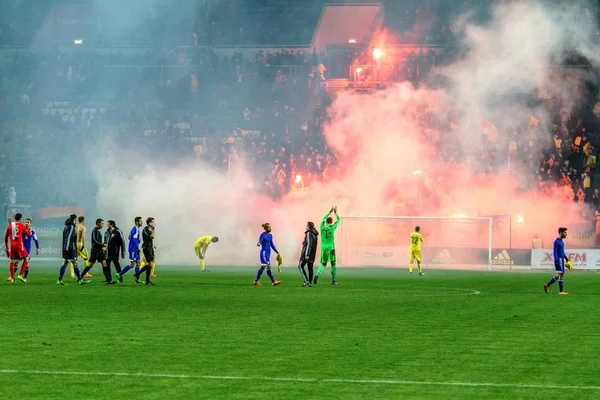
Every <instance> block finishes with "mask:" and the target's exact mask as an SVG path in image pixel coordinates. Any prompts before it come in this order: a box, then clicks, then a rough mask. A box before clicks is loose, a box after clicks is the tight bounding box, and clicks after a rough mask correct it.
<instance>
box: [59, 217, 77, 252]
mask: <svg viewBox="0 0 600 400" xmlns="http://www.w3.org/2000/svg"><path fill="white" fill-rule="evenodd" d="M62 249H63V251H75V252H76V251H77V233H76V232H75V224H74V223H73V221H71V220H70V219H68V220H66V221H65V228H64V229H63V241H62Z"/></svg>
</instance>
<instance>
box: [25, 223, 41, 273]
mask: <svg viewBox="0 0 600 400" xmlns="http://www.w3.org/2000/svg"><path fill="white" fill-rule="evenodd" d="M31 224H32V222H31V218H27V219H26V220H25V226H26V227H27V229H29V230H30V231H31V233H30V234H29V235H27V234H25V235H24V236H23V244H24V245H25V250H26V251H27V262H28V264H27V268H26V269H25V274H23V282H27V276H28V275H29V262H30V258H31V241H32V240H33V241H34V242H35V249H36V251H35V254H40V242H39V241H38V238H37V234H36V233H35V229H33V228H32V226H31Z"/></svg>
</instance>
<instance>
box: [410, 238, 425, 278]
mask: <svg viewBox="0 0 600 400" xmlns="http://www.w3.org/2000/svg"><path fill="white" fill-rule="evenodd" d="M421 243H423V235H421V227H419V226H415V231H414V232H413V233H411V234H410V264H408V273H409V274H411V275H412V271H413V265H414V262H415V261H416V262H417V268H418V269H419V275H420V276H423V275H425V274H424V273H423V268H422V267H421Z"/></svg>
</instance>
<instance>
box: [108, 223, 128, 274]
mask: <svg viewBox="0 0 600 400" xmlns="http://www.w3.org/2000/svg"><path fill="white" fill-rule="evenodd" d="M104 244H105V246H106V266H107V267H108V271H107V276H106V279H107V280H108V281H107V282H106V283H111V282H112V273H111V271H110V264H111V263H114V264H115V269H116V270H117V274H119V273H121V263H120V262H119V260H120V259H121V258H125V239H124V238H123V234H122V233H121V230H120V229H119V228H117V224H116V223H115V221H112V220H111V221H108V223H107V225H106V233H105V234H104Z"/></svg>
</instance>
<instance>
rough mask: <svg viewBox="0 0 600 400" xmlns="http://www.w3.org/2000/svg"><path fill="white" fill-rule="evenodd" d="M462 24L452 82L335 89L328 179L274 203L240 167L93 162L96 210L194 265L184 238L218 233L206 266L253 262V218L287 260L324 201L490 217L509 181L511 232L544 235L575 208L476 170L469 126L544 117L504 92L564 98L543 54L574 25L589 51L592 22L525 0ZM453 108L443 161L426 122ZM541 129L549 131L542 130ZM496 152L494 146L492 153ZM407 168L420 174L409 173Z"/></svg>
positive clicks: (524, 241) (568, 94)
mask: <svg viewBox="0 0 600 400" xmlns="http://www.w3.org/2000/svg"><path fill="white" fill-rule="evenodd" d="M464 21H466V22H464ZM461 23H464V25H465V28H466V32H467V37H466V41H467V43H468V45H469V46H470V47H471V51H470V53H469V55H468V56H467V57H466V59H463V60H461V61H458V62H456V63H454V64H452V65H451V66H449V67H447V68H445V69H444V70H442V71H438V72H440V73H441V74H443V75H445V76H447V77H448V78H449V79H450V80H451V81H452V87H451V89H447V90H429V89H424V88H421V89H415V88H413V87H412V86H411V85H410V84H407V83H404V84H399V85H397V86H394V87H392V88H389V89H387V90H385V91H383V92H378V93H376V94H373V95H355V94H350V93H342V94H340V95H339V96H338V97H337V99H336V100H335V102H334V104H333V106H332V108H331V117H332V118H331V122H330V123H329V124H328V125H327V127H326V129H325V135H326V138H327V141H328V143H329V144H330V146H331V147H332V148H333V149H334V150H335V151H336V153H337V155H338V158H339V159H340V167H341V168H340V169H341V171H340V173H339V176H338V177H336V178H335V179H334V180H333V181H330V182H327V183H317V184H315V185H313V186H312V187H310V188H308V189H306V191H305V192H302V193H292V194H289V195H287V196H285V197H284V198H283V199H281V200H278V201H273V200H270V199H266V198H264V197H262V196H261V195H258V194H255V193H253V192H252V191H251V190H248V189H247V187H248V182H249V181H250V176H249V174H247V173H246V172H244V171H243V170H242V171H237V172H236V173H235V174H233V175H232V177H231V182H230V184H228V181H227V179H226V177H224V176H223V175H222V174H221V173H218V172H216V171H214V170H213V169H211V168H210V167H208V166H207V165H204V164H201V163H197V164H191V165H190V164H181V165H175V166H171V167H166V168H165V167H163V166H158V165H150V166H146V167H144V168H143V169H141V170H140V171H138V174H137V176H136V177H135V178H127V177H123V176H116V177H115V176H107V175H105V174H104V173H103V169H102V168H101V167H98V168H97V176H98V179H99V181H100V187H101V188H102V189H101V190H100V196H99V205H98V206H99V209H100V211H101V212H102V213H103V214H104V215H107V216H110V218H112V219H116V220H117V223H118V224H119V225H120V226H121V228H122V229H123V230H124V231H125V232H128V230H129V228H130V227H131V225H133V219H134V217H135V216H138V215H140V216H142V217H144V218H145V217H147V216H154V217H155V218H156V221H157V239H156V242H157V246H158V247H159V249H158V251H157V254H158V257H159V261H160V262H161V263H172V264H176V263H193V262H194V256H193V252H192V246H193V243H194V241H195V240H196V239H197V238H198V237H199V236H201V235H205V234H209V235H215V236H219V237H220V242H219V243H218V244H216V245H212V246H211V248H210V250H209V256H208V260H207V263H209V264H210V263H213V264H214V263H216V264H228V265H235V264H240V265H252V264H255V263H256V261H257V257H258V253H257V250H256V239H257V238H258V235H259V234H260V231H261V228H260V225H261V223H263V222H267V221H270V222H271V223H272V225H273V233H274V237H275V243H276V244H277V245H278V247H280V249H281V251H282V253H283V254H285V255H287V258H288V259H289V258H291V257H295V256H296V254H297V252H298V250H299V246H300V240H301V238H302V232H303V229H304V225H305V223H306V221H308V220H312V221H314V222H315V223H317V224H318V222H320V219H321V217H322V216H323V214H325V212H327V211H328V210H329V208H330V207H331V206H332V205H334V204H336V205H338V206H339V209H340V213H342V214H345V215H348V214H355V215H392V214H393V213H396V214H397V213H402V212H406V213H409V212H411V213H412V212H414V210H412V209H410V208H408V207H406V204H413V203H415V202H416V201H417V198H421V210H420V211H421V212H420V214H421V215H430V216H434V215H441V216H451V215H453V214H456V213H457V212H461V213H465V214H467V215H469V216H481V215H498V214H507V213H508V212H509V210H508V196H509V194H508V192H509V190H508V187H509V185H510V187H512V189H511V190H510V192H511V194H510V195H511V197H512V206H511V212H512V213H513V214H519V215H523V216H524V218H525V220H526V221H527V222H526V224H525V227H523V228H522V229H521V231H520V234H519V237H518V238H515V239H514V240H515V241H517V242H519V244H520V245H523V246H529V245H530V243H531V241H530V240H531V238H532V237H533V235H537V234H546V233H548V234H549V235H550V237H551V236H552V235H554V231H555V228H556V224H560V223H562V222H561V221H565V222H569V221H573V220H575V219H576V218H577V217H578V214H577V210H576V209H575V207H573V206H571V207H567V208H565V194H564V193H563V192H561V191H560V189H556V191H555V194H554V195H551V196H547V195H542V194H540V193H531V192H528V193H526V194H522V193H521V194H520V193H518V192H517V191H516V189H517V187H518V182H517V180H518V179H517V180H515V181H511V182H510V183H509V178H508V175H507V173H506V171H500V173H498V174H493V175H483V174H481V171H478V170H477V168H476V166H475V165H476V163H475V161H476V157H477V153H476V151H475V148H476V147H477V146H476V145H477V144H478V143H479V142H480V140H481V132H480V130H479V129H478V124H479V121H480V119H481V118H486V119H489V120H493V122H494V124H495V125H496V127H497V128H498V131H499V138H500V139H501V138H504V137H507V136H509V135H511V134H512V133H513V132H514V131H515V129H516V128H517V126H518V125H520V124H522V122H523V119H522V118H528V117H529V115H532V114H535V115H536V116H537V117H538V118H540V121H541V122H542V123H544V122H545V121H544V119H545V118H547V116H546V115H545V112H544V110H542V109H530V107H529V106H527V105H526V104H522V103H520V102H518V101H515V95H523V94H530V93H531V92H533V91H534V90H536V89H537V88H539V87H545V88H550V89H549V90H551V91H552V93H555V94H558V95H560V96H561V98H562V99H570V98H573V99H575V98H576V97H575V96H574V91H575V90H576V89H577V87H576V85H573V82H572V81H568V80H566V81H561V80H557V79H556V78H555V76H556V74H555V73H554V72H553V71H554V70H553V68H552V65H551V57H550V56H551V54H552V53H553V52H555V51H557V50H558V49H559V48H560V47H561V46H563V45H565V44H569V43H572V41H571V39H572V33H573V27H576V28H575V30H576V32H577V37H578V40H579V41H578V42H577V45H578V47H579V48H580V49H581V51H583V52H584V53H586V55H591V53H590V52H591V50H592V49H593V47H592V45H591V43H590V42H589V40H588V38H589V37H591V35H592V34H595V32H596V26H595V24H594V22H593V21H592V19H591V17H590V16H589V15H587V14H585V13H583V14H582V13H581V12H580V11H579V8H577V7H574V6H564V7H561V8H550V7H546V6H543V5H542V4H541V3H532V2H526V3H512V4H508V5H503V6H500V7H498V8H496V9H495V12H494V13H493V19H492V21H491V22H490V23H488V24H486V25H484V26H482V25H469V21H468V18H466V19H462V20H461ZM588 53H589V54H588ZM454 108H459V109H462V110H463V112H462V113H461V114H460V115H459V116H458V117H457V119H456V120H454V121H452V122H454V123H456V124H457V125H458V126H459V129H457V131H456V132H454V133H452V135H455V136H456V137H455V138H452V140H453V141H455V142H456V143H459V146H460V147H461V148H462V149H463V150H464V153H463V154H464V158H465V161H466V163H465V166H463V167H453V168H447V167H445V166H444V165H443V164H442V162H441V160H440V159H439V158H438V156H437V151H436V145H437V142H438V140H439V138H440V133H439V132H437V131H436V130H435V129H434V128H433V126H434V125H433V124H432V121H435V120H438V119H441V120H442V121H446V122H447V120H446V119H444V116H445V115H447V113H448V110H451V109H454ZM519 118H520V119H519ZM544 126H547V125H544ZM444 129H445V130H447V128H444ZM545 135H546V136H547V137H548V140H549V139H550V136H551V133H550V132H549V131H547V132H545ZM499 143H501V140H499ZM547 143H548V141H545V142H543V144H544V145H545V144H547ZM541 146H542V145H540V148H541ZM505 152H506V149H499V151H498V153H499V154H500V155H501V154H503V153H505ZM115 159H118V160H120V162H123V160H126V159H132V155H131V154H128V156H127V157H120V156H119V155H115ZM139 159H142V157H141V156H140V157H139ZM131 167H133V165H130V166H126V168H131ZM516 168H522V166H521V165H520V164H515V167H513V171H512V172H513V174H514V175H515V176H516V177H517V178H519V176H520V175H521V174H522V173H521V171H519V170H516V171H515V169H516ZM415 170H421V171H423V174H422V175H421V176H415V175H414V174H413V171H415ZM419 185H423V186H426V187H429V188H430V190H431V188H434V189H433V191H434V192H436V193H437V194H438V197H437V199H436V198H433V197H432V196H423V195H422V190H425V189H423V188H421V189H419V187H420V186H419ZM390 193H394V194H393V195H391V194H390ZM115 194H117V195H115ZM402 204H405V206H404V208H403V206H402ZM555 216H561V217H562V218H559V220H557V219H556V217H555ZM105 219H108V218H105ZM449 234H450V235H451V234H452V233H451V232H450V233H449ZM507 237H508V235H507V234H506V232H501V233H500V234H498V235H497V238H496V241H497V242H496V243H495V245H496V246H497V247H500V246H507V243H506V241H507ZM513 244H515V243H513ZM466 245H467V244H466ZM292 262H293V261H292ZM288 263H289V262H288Z"/></svg>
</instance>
